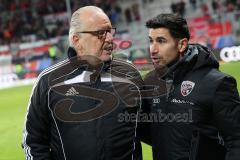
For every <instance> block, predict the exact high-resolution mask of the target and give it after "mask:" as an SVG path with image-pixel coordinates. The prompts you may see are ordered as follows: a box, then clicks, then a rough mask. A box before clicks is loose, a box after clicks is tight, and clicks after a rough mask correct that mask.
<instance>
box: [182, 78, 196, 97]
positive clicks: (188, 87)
mask: <svg viewBox="0 0 240 160" xmlns="http://www.w3.org/2000/svg"><path fill="white" fill-rule="evenodd" d="M194 86H195V83H194V82H192V81H183V82H182V85H181V94H182V95H183V96H184V97H185V96H188V95H189V94H190V93H191V92H192V90H193V88H194Z"/></svg>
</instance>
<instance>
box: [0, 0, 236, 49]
mask: <svg viewBox="0 0 240 160" xmlns="http://www.w3.org/2000/svg"><path fill="white" fill-rule="evenodd" d="M153 1H154V0H143V1H142V2H143V7H144V5H145V3H151V2H153ZM69 2H70V8H71V10H72V12H73V11H75V10H76V9H78V8H79V7H82V6H86V5H95V6H98V7H100V8H102V9H103V10H104V11H105V12H106V13H107V14H108V16H109V18H110V19H111V21H112V24H113V25H116V24H117V23H122V22H124V23H126V24H128V23H131V22H134V21H139V20H141V16H140V7H139V4H138V3H134V4H133V5H132V6H128V7H127V8H124V9H123V8H122V7H121V5H119V3H121V1H120V0H69ZM118 2H119V3H118ZM170 3H171V2H170ZM186 6H190V7H189V8H187V7H186ZM169 8H170V9H171V10H172V12H173V13H178V14H180V15H182V16H187V15H186V14H188V13H189V12H186V11H187V9H192V11H191V12H193V11H196V10H201V12H202V14H203V15H209V14H212V13H213V14H214V13H225V12H232V11H235V10H240V0H211V1H207V0H199V1H197V0H179V1H174V2H172V3H171V4H170V6H169ZM0 10H1V13H0V45H8V44H10V43H22V42H32V41H37V40H45V39H49V38H53V37H57V36H62V35H67V34H68V26H69V22H68V17H67V16H65V18H55V17H63V16H62V15H61V14H62V13H65V15H66V13H67V12H66V11H67V7H66V0H13V1H9V0H0ZM49 15H52V17H54V18H52V17H51V16H50V17H49ZM57 15H59V16H57ZM46 17H48V18H46Z"/></svg>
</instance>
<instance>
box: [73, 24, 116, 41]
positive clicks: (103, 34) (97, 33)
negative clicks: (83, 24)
mask: <svg viewBox="0 0 240 160" xmlns="http://www.w3.org/2000/svg"><path fill="white" fill-rule="evenodd" d="M77 33H90V34H92V35H94V36H97V37H98V39H103V38H105V37H106V35H107V33H110V34H111V35H112V36H114V35H115V33H116V28H115V27H113V28H109V29H104V30H98V31H82V32H77Z"/></svg>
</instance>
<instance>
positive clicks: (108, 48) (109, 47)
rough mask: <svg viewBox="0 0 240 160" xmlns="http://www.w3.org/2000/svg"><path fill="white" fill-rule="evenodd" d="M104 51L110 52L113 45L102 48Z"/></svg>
mask: <svg viewBox="0 0 240 160" xmlns="http://www.w3.org/2000/svg"><path fill="white" fill-rule="evenodd" d="M103 50H104V51H106V52H109V53H111V52H112V51H113V46H112V45H111V46H106V47H104V48H103Z"/></svg>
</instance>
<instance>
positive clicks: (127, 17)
mask: <svg viewBox="0 0 240 160" xmlns="http://www.w3.org/2000/svg"><path fill="white" fill-rule="evenodd" d="M125 17H126V20H127V23H131V22H132V15H131V10H130V9H129V8H127V9H126V10H125Z"/></svg>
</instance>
